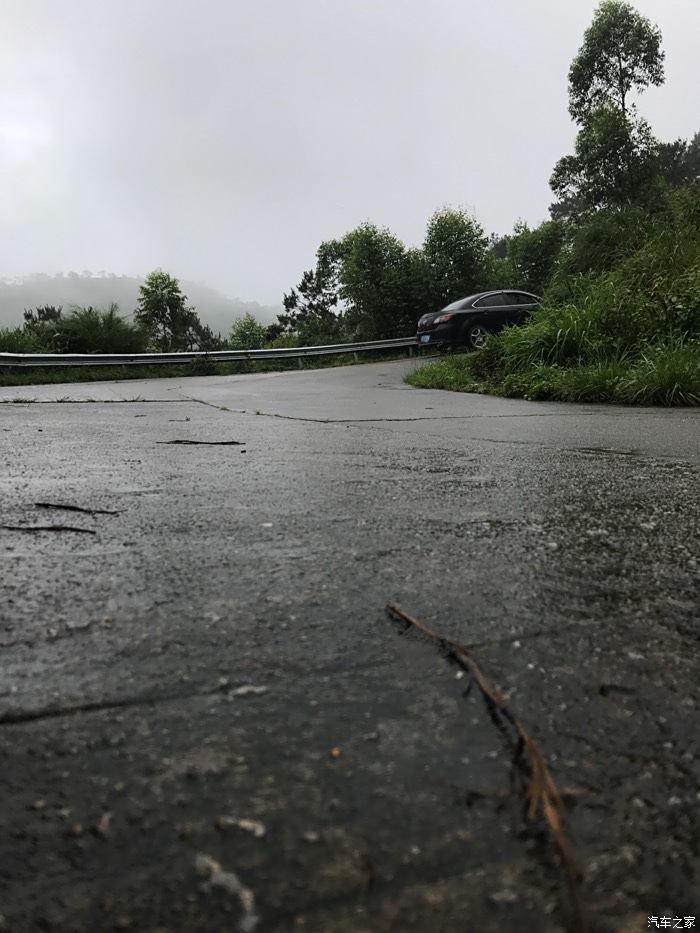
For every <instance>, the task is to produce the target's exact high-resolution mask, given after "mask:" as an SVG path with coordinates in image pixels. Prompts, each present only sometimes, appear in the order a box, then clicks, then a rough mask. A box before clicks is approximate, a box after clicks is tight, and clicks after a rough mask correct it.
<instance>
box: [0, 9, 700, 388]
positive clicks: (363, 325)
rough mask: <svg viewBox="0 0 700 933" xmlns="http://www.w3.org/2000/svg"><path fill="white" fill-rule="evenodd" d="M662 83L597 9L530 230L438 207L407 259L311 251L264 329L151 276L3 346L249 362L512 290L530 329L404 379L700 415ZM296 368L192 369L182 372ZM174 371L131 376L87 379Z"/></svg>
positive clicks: (692, 315) (680, 168)
mask: <svg viewBox="0 0 700 933" xmlns="http://www.w3.org/2000/svg"><path fill="white" fill-rule="evenodd" d="M663 80H664V52H663V50H662V48H661V34H660V32H659V30H658V28H657V27H656V26H654V25H652V24H651V23H650V22H649V21H648V20H647V19H646V18H644V17H642V16H641V15H640V14H639V13H638V12H637V11H636V10H635V9H634V8H633V7H632V6H630V5H629V4H628V3H626V2H622V0H604V2H603V3H601V5H600V6H599V8H598V10H597V11H596V13H595V15H594V18H593V21H592V23H591V25H590V27H589V28H588V29H587V30H586V32H585V35H584V39H583V44H582V46H581V49H580V50H579V52H578V54H577V55H576V57H575V59H574V61H573V63H572V65H571V68H570V71H569V112H570V114H571V117H572V118H573V120H574V121H575V123H576V124H577V126H578V135H577V137H576V141H575V146H574V152H573V153H572V154H570V155H565V156H564V157H562V158H561V159H560V160H559V161H558V162H557V164H556V165H555V166H554V170H553V172H552V175H551V179H550V186H551V188H552V191H553V193H554V202H553V203H552V204H551V206H550V208H549V214H550V216H549V219H548V220H546V221H544V222H543V223H541V224H540V225H539V226H537V227H534V228H530V227H529V226H528V225H527V224H525V223H522V222H520V221H518V222H517V223H516V224H515V226H514V228H513V230H512V232H511V233H509V234H506V235H504V236H495V235H491V236H490V237H488V236H487V235H486V233H485V231H484V230H483V228H482V226H481V225H480V224H479V222H478V220H477V219H476V218H475V217H473V216H472V215H471V214H470V213H469V212H467V211H464V210H461V209H453V208H449V207H445V208H442V209H440V210H438V211H436V212H435V213H434V214H433V216H432V217H431V218H430V219H429V221H428V224H427V228H426V233H425V238H424V240H423V243H422V244H421V245H420V246H418V247H407V246H406V245H405V244H403V243H402V242H401V240H400V239H398V237H396V236H395V235H394V234H393V233H392V232H391V231H390V230H389V229H387V228H385V227H380V226H377V225H376V224H374V223H370V222H367V223H364V224H361V225H360V226H359V227H357V228H356V229H354V230H351V231H350V232H348V233H346V234H345V235H344V236H342V237H340V238H337V239H332V240H327V241H324V242H323V243H321V245H320V246H319V248H318V250H317V253H316V257H315V263H314V265H313V267H312V268H310V269H308V270H306V271H305V272H304V273H303V275H302V277H301V279H300V281H299V283H298V284H297V285H296V286H295V287H293V288H291V289H290V290H289V292H288V293H286V294H285V295H284V298H283V305H284V311H283V313H282V314H280V315H279V316H278V319H277V321H276V322H275V323H274V324H270V325H267V326H266V325H263V324H261V323H259V322H258V321H257V320H256V319H255V318H254V317H253V316H252V315H250V314H246V315H244V316H243V317H242V318H239V319H237V320H236V321H234V322H233V324H232V327H231V330H230V333H229V334H227V335H224V336H222V335H221V334H215V333H213V332H212V331H211V329H210V328H208V327H206V326H205V325H203V324H202V323H201V321H200V319H199V316H198V314H197V312H196V310H195V309H194V308H193V307H190V306H189V305H188V302H187V297H186V296H185V295H183V294H182V292H181V289H180V284H179V282H178V280H177V279H174V278H173V277H172V276H170V275H169V274H168V273H166V272H163V271H162V270H155V271H154V272H152V273H151V274H150V275H149V276H148V277H147V279H146V281H145V282H144V284H143V286H142V287H141V289H140V298H139V301H138V306H137V308H136V309H134V312H133V315H132V316H131V317H130V318H125V317H122V316H121V315H120V314H119V309H118V308H116V306H112V307H110V308H109V309H107V310H99V309H94V308H73V309H68V311H67V312H64V311H63V309H62V308H60V307H59V308H55V307H51V306H45V307H39V308H36V309H34V310H29V311H26V312H25V322H24V325H23V326H22V327H20V328H17V329H15V330H6V331H0V351H6V352H8V351H9V352H81V353H109V352H112V353H136V352H142V351H143V350H146V349H149V350H162V351H166V350H202V351H211V350H219V349H226V348H230V349H242V350H254V349H260V348H263V347H294V346H308V345H314V344H329V343H344V342H354V341H362V340H374V339H384V338H392V337H401V336H410V335H412V334H414V333H415V331H416V322H417V320H418V318H419V317H420V316H421V314H423V313H425V312H427V311H435V310H438V309H439V308H441V307H444V305H446V304H448V303H449V302H451V301H453V300H455V299H458V298H462V297H465V296H466V295H469V294H472V293H474V292H478V291H482V290H487V289H491V288H514V289H523V290H525V291H530V292H534V293H535V294H538V295H541V296H542V297H543V303H542V306H541V308H540V309H539V310H538V311H537V312H536V313H535V314H534V315H533V318H532V320H531V322H530V323H529V324H528V325H526V326H523V327H516V328H509V329H507V330H505V331H502V332H501V333H499V334H494V335H492V336H491V337H489V338H488V341H487V346H486V348H485V349H484V350H481V351H479V352H477V353H473V354H469V355H454V356H449V357H446V358H444V359H442V360H439V361H438V362H436V363H432V364H430V365H428V366H426V367H425V368H423V369H421V370H418V371H416V372H414V373H412V374H411V376H410V377H409V382H411V383H412V384H413V385H417V386H426V387H433V388H449V389H455V390H462V391H477V392H493V393H498V394H503V395H508V396H521V397H527V398H550V399H565V400H571V401H616V402H625V403H637V404H664V405H691V404H693V405H694V404H700V388H699V385H698V382H699V379H700V376H699V373H700V133H698V134H696V135H695V136H694V138H693V139H692V140H690V141H685V140H681V139H679V140H676V141H673V142H662V141H659V140H657V139H656V138H655V136H654V134H653V131H652V129H651V127H650V126H649V124H648V123H647V121H646V120H644V119H643V117H641V116H640V115H639V113H638V111H637V105H636V101H637V98H638V97H639V95H640V94H641V93H642V92H643V91H644V90H645V89H646V88H648V87H650V86H658V85H661V84H662V83H663ZM347 359H348V360H350V361H352V360H353V359H354V358H353V357H348V358H347ZM338 362H341V361H340V360H339V359H338V358H337V357H334V358H330V359H329V360H327V361H324V362H321V361H320V359H319V360H314V361H313V363H312V364H311V365H313V366H325V365H337V363H338ZM297 365H298V364H297V363H296V361H281V362H279V363H277V362H274V363H263V362H260V363H258V364H215V363H213V362H211V361H199V362H198V363H197V364H194V365H185V366H180V367H178V368H177V373H176V374H178V375H184V374H186V373H192V372H195V371H198V372H201V371H204V370H206V371H207V372H212V373H214V372H217V373H218V372H222V373H224V372H226V373H227V372H242V371H250V370H251V368H252V367H253V366H254V367H255V369H256V370H257V371H265V370H272V369H284V368H288V367H295V366H297ZM197 367H199V369H197ZM88 372H89V371H88V370H86V369H80V370H78V369H70V370H55V371H51V372H49V371H47V370H38V369H37V370H33V371H23V372H21V373H18V372H17V371H16V370H15V371H10V372H7V371H6V372H5V373H2V372H0V382H2V383H3V384H11V383H13V382H24V381H25V380H26V381H27V382H29V381H35V382H36V381H38V380H45V381H54V380H55V381H79V380H83V379H85V378H88ZM115 372H116V371H115ZM174 373H175V370H174V369H172V368H171V367H161V366H159V367H155V368H153V369H151V370H149V371H148V373H147V370H146V369H145V368H141V367H137V368H135V367H132V368H129V369H128V370H127V369H121V370H120V371H119V373H118V375H114V376H111V375H107V371H106V370H104V369H100V370H94V371H93V372H91V373H90V374H89V378H93V379H94V378H143V377H145V376H146V375H147V374H148V375H149V376H151V375H158V376H161V375H172V374H174ZM98 374H99V375H98ZM57 376H60V379H59V378H57ZM29 377H31V379H30V378H29ZM55 377H56V378H55Z"/></svg>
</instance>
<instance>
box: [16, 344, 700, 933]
mask: <svg viewBox="0 0 700 933" xmlns="http://www.w3.org/2000/svg"><path fill="white" fill-rule="evenodd" d="M411 365H415V364H414V363H411V362H408V361H407V362H402V363H379V364H376V363H375V364H369V365H361V366H355V367H348V368H338V369H326V370H319V371H315V372H311V371H303V372H295V373H284V374H266V375H257V376H255V375H250V376H239V377H219V378H216V377H212V378H192V379H179V380H172V379H164V380H153V381H144V382H138V383H136V382H124V383H97V384H91V385H73V386H46V387H29V388H28V387H21V388H18V389H0V399H1V400H4V401H5V402H7V404H2V405H0V459H1V460H2V471H1V473H0V489H1V491H2V517H1V519H0V524H2V528H0V550H1V553H2V581H1V587H2V594H1V596H2V601H1V602H0V614H1V615H2V621H1V623H0V649H1V651H2V655H1V656H2V665H1V666H0V762H1V764H2V767H1V768H0V800H1V801H2V806H1V807H0V915H1V919H0V930H3V931H9V933H25V931H32V933H33V931H35V930H36V931H45V930H51V931H54V930H57V931H89V933H102V931H110V930H134V931H149V933H166V931H173V933H175V931H188V933H190V931H202V933H205V931H206V933H210V931H253V930H257V931H268V930H269V931H300V930H301V931H322V933H365V931H366V933H369V931H372V933H374V931H382V933H383V931H398V933H409V931H421V933H422V931H427V933H453V931H454V933H469V931H486V933H490V931H499V933H502V931H518V933H527V931H532V933H549V931H560V930H581V929H584V928H585V927H586V925H587V927H588V928H589V929H590V930H595V931H610V933H613V931H614V933H636V931H642V930H645V929H648V921H647V918H648V917H651V916H656V917H662V916H670V917H672V918H685V917H689V916H694V915H698V914H700V897H699V896H698V893H697V892H698V884H697V871H698V852H699V849H698V840H699V839H700V832H699V829H700V826H699V822H700V821H699V820H698V810H699V806H700V800H699V794H698V788H699V784H698V737H699V729H698V707H699V705H700V689H699V683H700V678H699V677H698V663H697V656H696V651H697V621H698V573H699V571H700V558H699V553H698V551H699V549H698V514H699V510H698V500H699V498H700V487H699V484H698V464H699V462H700V432H699V430H698V428H699V426H700V421H699V415H700V412H698V411H690V410H660V409H630V408H617V407H603V406H574V405H559V404H549V403H534V402H526V401H508V400H503V399H495V398H488V397H479V396H473V395H459V394H451V393H446V392H430V391H424V390H417V389H412V388H409V387H408V386H406V385H405V384H404V383H403V382H402V375H403V374H404V373H405V371H406V370H407V368H408V367H409V366H411ZM194 441H196V442H199V443H189V442H194ZM182 442H188V443H182ZM233 442H236V443H233ZM38 503H43V505H39V504H38ZM57 506H60V508H59V507H57ZM66 506H72V507H74V508H73V509H67V508H65V507H66ZM75 507H78V508H80V509H84V510H88V511H76V510H75ZM47 526H48V527H49V530H44V529H46V528H47ZM392 600H393V601H395V602H398V603H400V604H401V605H402V606H403V607H404V609H405V610H406V611H407V612H409V613H410V614H412V615H413V616H415V617H416V618H418V619H419V620H420V621H421V622H423V623H425V624H427V625H429V626H430V627H431V628H432V629H434V630H436V631H437V632H439V633H440V634H441V635H443V636H445V637H448V638H451V639H454V640H457V641H459V642H460V643H462V644H465V645H467V646H468V647H469V648H470V650H471V651H472V653H473V655H474V657H476V659H477V660H478V663H479V664H480V666H481V669H482V670H483V672H484V674H485V675H486V676H487V677H488V678H489V680H490V681H491V682H492V684H493V685H495V687H497V688H498V689H499V690H500V691H502V692H503V693H504V694H505V695H506V698H507V702H508V704H509V708H511V709H512V710H513V711H514V713H515V714H516V715H517V716H518V717H519V718H520V719H521V720H522V722H523V723H524V724H525V726H526V728H527V729H528V730H529V731H530V733H531V734H532V736H533V738H534V740H535V741H536V743H537V745H538V747H539V748H540V749H541V752H542V754H543V756H544V760H545V761H546V763H547V765H548V766H549V769H550V771H551V775H552V777H553V779H554V780H555V781H556V784H557V785H558V788H559V790H560V791H561V793H562V796H563V800H564V804H565V808H566V815H565V823H564V832H565V834H566V839H567V840H568V844H569V846H570V850H571V852H572V853H573V857H574V859H575V861H576V865H577V871H578V872H579V876H578V880H576V881H575V882H573V883H572V882H571V879H570V878H569V881H568V882H567V877H566V872H565V871H564V867H563V865H562V861H561V858H560V856H559V855H558V853H557V849H556V845H555V843H554V840H553V838H552V835H551V833H550V832H549V831H548V828H547V826H546V824H545V821H544V820H543V818H542V814H541V812H538V814H537V815H535V816H534V817H533V818H529V817H528V816H527V815H526V814H525V810H524V806H523V797H522V790H523V773H522V772H518V771H517V769H515V768H514V766H513V760H514V754H515V753H514V749H513V745H512V742H511V739H510V733H509V732H508V731H507V728H506V729H503V728H500V729H499V728H498V726H497V723H496V722H494V719H493V718H492V716H491V715H490V713H489V710H488V708H487V705H486V704H485V703H484V702H483V698H482V697H481V695H480V693H479V690H478V689H476V687H474V689H471V691H470V692H469V690H468V687H469V686H470V684H471V683H472V678H470V676H469V675H467V674H465V673H464V672H463V671H461V670H460V669H458V667H456V666H455V664H453V663H450V660H449V659H448V658H446V657H445V653H444V652H442V651H441V650H440V649H439V647H436V646H435V645H434V644H432V643H431V642H430V641H428V640H427V639H425V638H422V637H420V636H417V635H416V634H414V633H413V632H411V631H404V630H403V629H402V628H400V627H399V626H397V625H396V624H395V623H394V622H392V621H391V620H390V619H389V618H388V616H387V613H386V610H385V605H386V603H387V602H388V601H392ZM501 725H502V726H503V723H501ZM521 761H522V759H521ZM525 763H527V762H525ZM526 777H527V775H525V778H526ZM526 786H527V782H526V780H525V787H526ZM576 896H578V900H579V903H580V905H581V910H580V911H577V908H576V906H575V901H576ZM696 923H697V924H700V920H698V921H696Z"/></svg>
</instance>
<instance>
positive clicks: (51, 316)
mask: <svg viewBox="0 0 700 933" xmlns="http://www.w3.org/2000/svg"><path fill="white" fill-rule="evenodd" d="M62 313H63V307H62V306H61V305H59V306H58V307H55V306H54V305H42V306H41V307H38V308H25V309H24V322H25V326H27V327H37V326H40V325H42V324H55V323H56V322H57V321H60V320H61V315H62Z"/></svg>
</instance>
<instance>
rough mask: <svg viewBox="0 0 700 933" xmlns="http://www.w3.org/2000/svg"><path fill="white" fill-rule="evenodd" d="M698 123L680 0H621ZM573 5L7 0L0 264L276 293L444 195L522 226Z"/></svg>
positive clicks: (557, 121)
mask: <svg viewBox="0 0 700 933" xmlns="http://www.w3.org/2000/svg"><path fill="white" fill-rule="evenodd" d="M635 5H636V6H637V8H638V9H639V10H640V11H641V12H642V13H644V14H645V15H646V16H648V17H649V18H650V19H651V20H652V21H653V22H655V23H657V24H658V25H659V26H660V28H661V31H662V33H663V37H664V49H665V51H666V72H667V80H666V84H665V85H664V86H663V87H661V88H659V89H652V90H650V91H648V92H646V93H645V94H644V95H643V96H642V97H641V98H640V100H639V107H640V111H641V112H642V113H643V114H644V115H645V116H646V117H647V118H648V119H649V120H650V121H651V124H652V126H653V128H654V130H655V132H656V133H657V135H658V136H659V137H661V138H664V139H673V138H677V137H679V136H680V137H685V138H687V137H690V136H692V135H693V134H694V133H695V132H696V131H697V130H698V129H700V126H699V125H698V124H699V123H700V107H698V81H697V36H698V35H700V4H698V3H697V0H639V2H637V3H636V4H635ZM595 6H596V4H594V3H592V2H588V0H567V2H566V3H562V2H561V0H531V2H529V3H523V2H522V0H493V2H475V0H431V2H427V0H250V2H238V0H204V2H199V3H195V2H193V0H190V2H183V0H148V2H147V3H144V2H143V0H119V2H115V0H100V2H99V3H95V2H94V0H66V2H63V3H56V2H55V0H41V2H40V0H5V2H4V3H3V13H4V15H3V31H2V35H1V36H0V45H1V46H2V48H1V50H0V75H1V76H2V83H3V88H4V93H3V96H2V100H1V101H0V177H1V178H2V184H1V187H0V190H1V191H2V203H1V207H2V210H1V211H0V225H1V226H0V231H1V232H0V236H1V241H0V242H1V246H2V251H1V255H2V260H1V262H2V265H1V266H0V275H2V276H17V275H24V274H28V273H35V272H45V273H50V274H52V273H55V272H57V271H65V272H67V271H69V270H79V271H81V270H83V269H91V270H94V271H99V270H107V271H109V272H113V273H117V274H120V275H121V274H127V275H134V276H139V275H143V274H144V273H146V272H148V271H149V270H150V269H153V268H155V267H157V266H161V267H163V268H165V269H167V270H168V271H169V272H171V273H173V274H175V275H177V276H179V277H181V278H183V279H186V280H192V281H205V282H206V283H207V284H208V285H209V286H211V287H213V288H216V289H219V290H221V291H222V292H224V293H226V294H227V295H230V296H240V297H241V298H244V299H247V300H255V301H258V302H262V303H263V304H275V303H276V304H279V302H280V299H281V295H282V292H283V291H284V290H288V289H289V287H290V286H291V285H293V284H295V283H296V282H297V281H298V279H299V277H300V275H301V272H302V271H303V269H305V268H308V267H309V266H310V265H311V263H312V262H313V257H314V253H315V251H316V248H317V246H318V244H319V243H320V242H321V241H322V240H325V239H330V238H332V237H334V236H339V235H342V234H343V233H344V232H346V231H347V230H349V229H351V228H352V227H354V226H355V225H357V224H358V223H360V222H362V221H363V220H367V219H369V220H372V221H375V222H376V223H378V224H381V225H386V226H388V227H390V228H391V229H392V230H393V231H394V232H395V233H396V234H397V235H399V236H400V237H401V238H402V239H404V240H405V241H406V242H407V243H409V244H417V243H419V242H420V241H421V239H422V237H423V233H424V228H425V224H426V221H427V219H428V217H429V216H430V214H431V213H432V212H433V211H434V210H435V209H436V208H438V207H441V206H443V205H446V204H450V205H453V206H464V207H467V208H469V209H471V210H473V211H474V212H475V213H476V215H477V216H478V218H479V219H480V221H481V222H482V224H483V225H484V227H485V228H486V230H487V231H489V232H490V231H496V232H501V233H502V232H506V231H508V230H509V229H510V228H511V227H512V224H513V222H514V221H515V220H516V219H518V218H522V219H524V220H527V221H528V222H531V223H537V222H539V221H540V220H542V219H544V218H545V216H546V215H547V207H548V205H549V203H550V201H551V196H550V192H549V189H548V184H547V181H548V178H549V175H550V172H551V169H552V167H553V165H554V163H555V161H556V160H557V159H558V158H559V157H560V156H561V155H563V154H564V153H566V152H569V151H571V147H572V143H573V138H574V127H573V125H572V123H571V121H570V118H569V116H568V112H567V95H566V91H567V88H566V75H567V71H568V67H569V64H570V62H571V59H572V57H573V56H574V55H575V53H576V51H577V49H578V47H579V46H580V44H581V40H582V35H583V31H584V29H585V28H586V26H587V25H588V23H589V22H590V20H591V17H592V14H593V10H594V8H595Z"/></svg>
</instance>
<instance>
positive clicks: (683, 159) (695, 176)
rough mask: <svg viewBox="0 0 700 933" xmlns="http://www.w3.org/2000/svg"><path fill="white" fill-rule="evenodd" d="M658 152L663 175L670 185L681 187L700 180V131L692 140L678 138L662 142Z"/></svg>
mask: <svg viewBox="0 0 700 933" xmlns="http://www.w3.org/2000/svg"><path fill="white" fill-rule="evenodd" d="M658 154H659V166H660V170H661V175H662V176H663V179H664V181H665V182H666V184H667V185H669V187H671V188H680V187H682V186H683V185H690V184H693V183H694V182H698V181H700V133H696V134H695V136H693V138H692V139H691V141H690V142H686V141H685V140H683V139H677V140H676V141H675V142H672V143H661V144H660V145H659V149H658Z"/></svg>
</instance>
